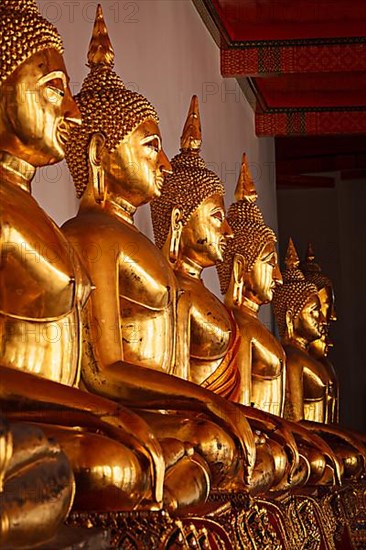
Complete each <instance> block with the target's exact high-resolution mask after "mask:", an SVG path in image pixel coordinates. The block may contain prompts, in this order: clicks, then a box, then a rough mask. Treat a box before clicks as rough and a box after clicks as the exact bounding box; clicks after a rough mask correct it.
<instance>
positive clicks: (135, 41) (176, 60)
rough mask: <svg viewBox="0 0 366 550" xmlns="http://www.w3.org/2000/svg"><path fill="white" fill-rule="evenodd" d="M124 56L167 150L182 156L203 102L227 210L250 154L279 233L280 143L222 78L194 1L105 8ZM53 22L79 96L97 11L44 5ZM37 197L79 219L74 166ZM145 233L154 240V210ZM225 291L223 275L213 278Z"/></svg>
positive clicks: (143, 223)
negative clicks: (196, 106) (193, 103)
mask: <svg viewBox="0 0 366 550" xmlns="http://www.w3.org/2000/svg"><path fill="white" fill-rule="evenodd" d="M101 3H102V6H103V9H104V15H105V18H106V21H107V25H108V28H109V32H110V36H111V40H112V43H113V46H114V49H115V53H116V71H117V72H118V74H119V75H120V76H121V77H122V78H123V80H124V82H125V83H126V84H127V85H128V86H129V87H133V88H134V89H136V90H138V91H139V92H141V93H142V94H144V95H146V96H147V97H148V99H149V100H150V101H151V102H152V103H153V105H154V106H155V107H156V108H157V110H158V113H159V115H160V119H161V124H160V127H161V131H162V136H163V142H164V147H165V149H166V152H167V153H168V156H169V157H172V156H173V155H174V154H176V153H177V151H178V148H179V137H180V135H181V130H182V127H183V124H184V121H185V117H186V114H187V110H188V106H189V102H190V99H191V96H192V95H193V94H197V95H198V97H199V100H200V107H201V119H202V130H203V140H204V143H203V149H202V154H203V156H204V158H205V160H206V162H207V163H208V164H209V165H210V167H211V168H212V169H213V170H215V171H216V172H218V173H219V175H220V176H221V177H222V179H223V180H224V182H225V183H226V189H227V199H226V201H227V205H229V204H230V202H231V201H232V200H233V192H234V188H235V184H236V180H237V176H238V173H239V167H240V159H241V154H242V152H243V151H246V152H247V154H248V158H249V161H250V163H251V165H252V170H253V175H254V177H255V180H256V183H257V187H258V191H259V193H260V205H261V206H262V208H263V211H264V215H265V218H266V220H267V221H268V223H270V224H271V225H272V226H273V227H274V228H276V226H277V216H276V196H275V181H274V145H273V140H272V139H263V138H262V139H260V140H259V139H258V138H256V136H255V133H254V115H253V112H252V110H251V108H250V106H249V105H248V103H247V101H246V100H245V98H244V96H243V94H242V92H241V90H240V89H239V87H238V85H237V83H236V81H235V80H233V79H226V80H223V79H222V78H221V76H220V68H219V50H218V47H217V46H216V44H215V43H214V41H213V39H212V38H211V36H210V34H209V33H208V31H207V30H206V27H205V26H204V24H203V22H202V20H201V18H200V16H199V15H198V13H197V11H196V9H195V7H194V5H193V4H192V3H191V1H190V0H138V1H124V0H119V1H115V0H104V1H102V2H101ZM39 5H40V9H41V11H42V13H43V15H44V16H45V17H47V18H48V19H50V20H52V21H53V22H54V24H55V25H56V26H57V27H58V29H59V31H60V33H61V34H62V36H63V38H64V44H65V59H66V64H67V67H68V70H69V73H70V78H71V85H72V89H73V90H74V91H75V92H77V91H78V90H79V88H80V85H81V82H82V79H83V78H84V77H85V75H86V73H87V68H86V66H85V64H86V54H87V48H88V44H89V40H90V37H91V31H92V25H93V23H92V20H93V19H94V14H95V8H96V5H97V3H96V2H93V1H89V0H80V1H77V0H75V1H66V0H54V1H49V0H39ZM34 192H35V195H36V196H37V198H38V200H39V201H40V203H41V204H42V206H43V207H44V208H45V210H47V212H49V213H50V214H51V216H52V217H54V218H55V220H56V221H57V222H58V223H62V222H63V221H65V220H66V219H67V218H69V217H71V216H72V215H74V213H75V212H76V209H77V201H76V199H75V197H74V192H73V187H72V184H71V182H70V176H69V173H68V171H67V168H66V166H64V165H59V166H55V167H53V168H47V169H45V170H44V171H43V174H41V175H40V176H39V177H38V181H37V182H36V183H35V186H34ZM138 225H139V226H140V228H141V229H142V230H143V231H144V232H147V233H149V232H150V231H151V229H150V212H149V209H148V208H145V209H144V212H143V213H142V214H141V215H139V216H138ZM206 278H207V280H208V284H209V285H210V286H211V288H213V289H214V290H215V291H217V288H218V286H217V282H216V279H217V278H216V271H215V270H214V269H210V270H207V276H206Z"/></svg>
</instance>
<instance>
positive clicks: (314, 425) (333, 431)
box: [302, 420, 366, 467]
mask: <svg viewBox="0 0 366 550" xmlns="http://www.w3.org/2000/svg"><path fill="white" fill-rule="evenodd" d="M302 424H303V425H304V426H305V427H306V428H307V429H308V430H309V431H311V432H312V433H316V434H318V435H320V436H321V437H324V438H325V439H328V438H329V441H330V444H331V442H332V439H333V440H334V438H336V439H338V441H339V440H340V441H342V442H344V443H346V444H347V445H350V446H351V447H353V448H354V449H356V450H357V452H358V453H359V454H360V455H361V457H362V460H363V464H364V467H365V466H366V447H365V444H364V442H362V441H361V440H360V439H359V438H357V437H356V436H355V434H353V433H352V432H349V431H348V430H342V428H340V427H339V426H335V425H332V424H320V423H318V422H311V421H309V420H304V421H303V422H302Z"/></svg>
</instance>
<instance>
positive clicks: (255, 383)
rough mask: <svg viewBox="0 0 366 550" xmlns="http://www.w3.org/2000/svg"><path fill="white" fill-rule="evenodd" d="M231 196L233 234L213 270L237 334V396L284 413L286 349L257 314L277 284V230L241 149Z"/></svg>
mask: <svg viewBox="0 0 366 550" xmlns="http://www.w3.org/2000/svg"><path fill="white" fill-rule="evenodd" d="M235 198H236V202H235V203H234V204H232V205H231V206H230V208H229V211H228V221H229V224H230V225H231V226H232V228H233V230H234V239H233V240H232V241H230V242H229V243H228V246H227V248H226V249H225V253H224V261H223V262H221V263H219V264H218V265H217V271H218V274H219V279H220V287H221V292H222V294H224V296H225V304H226V306H227V307H228V309H229V310H231V311H232V313H233V316H234V318H235V320H236V322H237V324H238V328H239V333H240V336H241V337H240V344H239V365H240V373H241V388H240V393H239V401H240V402H241V403H252V404H253V406H254V407H256V408H259V409H262V410H264V411H267V412H270V413H272V414H276V415H278V416H283V409H284V397H285V394H284V384H285V376H284V374H285V368H284V366H285V353H284V351H283V348H282V346H281V345H280V344H279V342H278V341H277V340H276V338H274V336H273V335H272V334H271V333H270V332H269V330H268V329H267V328H266V327H265V326H264V325H263V324H262V323H261V321H260V320H259V319H258V311H259V308H260V306H261V305H262V304H266V303H269V302H270V301H271V300H272V297H273V289H274V288H275V287H276V286H277V285H279V284H282V276H281V273H280V270H279V267H278V263H277V252H276V236H275V234H274V232H273V231H272V229H271V228H269V227H268V226H267V225H266V224H265V223H264V220H263V216H262V213H261V211H260V210H259V208H258V207H257V205H256V204H255V200H256V198H257V193H256V190H255V186H254V182H253V179H252V177H251V174H250V171H249V168H248V165H247V160H246V155H245V153H244V155H243V159H242V165H241V171H240V176H239V181H238V185H237V188H236V191H235ZM245 369H247V371H248V372H246V371H245Z"/></svg>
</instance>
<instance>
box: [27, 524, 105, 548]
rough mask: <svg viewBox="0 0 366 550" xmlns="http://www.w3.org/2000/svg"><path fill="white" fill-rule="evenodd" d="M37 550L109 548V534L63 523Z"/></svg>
mask: <svg viewBox="0 0 366 550" xmlns="http://www.w3.org/2000/svg"><path fill="white" fill-rule="evenodd" d="M37 548H38V550H50V548H52V550H109V549H110V548H111V545H110V536H109V533H108V532H107V531H101V530H98V529H82V528H78V527H68V526H66V525H63V526H62V527H61V528H60V529H59V532H58V533H57V534H56V536H55V537H53V539H52V540H49V541H48V542H47V543H45V544H43V545H42V546H38V547H37Z"/></svg>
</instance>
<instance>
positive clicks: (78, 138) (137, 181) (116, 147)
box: [66, 5, 171, 208]
mask: <svg viewBox="0 0 366 550" xmlns="http://www.w3.org/2000/svg"><path fill="white" fill-rule="evenodd" d="M88 66H89V68H90V72H89V74H88V76H87V77H86V78H85V80H84V82H83V85H82V87H81V90H80V92H79V94H77V96H76V97H75V99H76V103H77V105H78V107H79V109H80V112H81V115H82V125H81V126H80V127H78V128H75V129H74V130H73V132H72V135H71V139H70V142H69V144H68V146H67V149H66V159H67V162H68V165H69V168H70V172H71V175H72V177H73V180H74V184H75V186H76V191H77V195H78V196H79V197H84V196H85V197H89V198H91V199H92V200H94V201H95V202H97V203H103V202H104V201H105V200H106V199H107V198H108V197H111V198H112V197H118V198H120V199H122V200H124V201H126V202H127V203H128V204H129V205H132V206H133V207H135V208H137V207H138V206H140V205H142V204H145V203H147V202H149V201H150V200H151V199H152V198H153V197H155V196H158V195H159V194H160V191H161V187H162V184H163V177H164V171H170V169H171V167H170V163H169V161H168V159H167V157H166V155H165V153H164V151H163V149H162V140H161V136H160V132H159V128H158V122H159V119H158V115H157V113H156V111H155V109H154V107H153V106H152V105H151V104H150V103H149V101H148V100H147V99H146V98H145V97H144V96H142V95H141V94H139V93H137V92H135V91H132V90H128V89H127V88H126V86H125V85H124V83H123V82H122V80H121V79H120V77H119V76H118V75H117V74H116V73H115V72H114V71H113V66H114V51H113V47H112V45H111V42H110V39H109V36H108V31H107V28H106V24H105V21H104V18H103V12H102V8H101V6H100V5H98V8H97V14H96V20H95V24H94V29H93V35H92V39H91V42H90V46H89V53H88Z"/></svg>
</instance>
